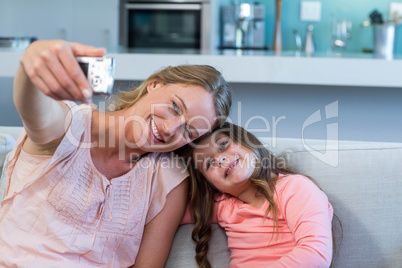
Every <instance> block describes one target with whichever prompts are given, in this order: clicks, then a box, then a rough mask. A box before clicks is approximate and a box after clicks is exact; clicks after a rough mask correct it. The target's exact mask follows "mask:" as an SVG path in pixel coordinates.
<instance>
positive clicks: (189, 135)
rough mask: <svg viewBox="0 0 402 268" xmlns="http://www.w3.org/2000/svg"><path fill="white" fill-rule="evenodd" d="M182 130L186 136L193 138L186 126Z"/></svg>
mask: <svg viewBox="0 0 402 268" xmlns="http://www.w3.org/2000/svg"><path fill="white" fill-rule="evenodd" d="M184 131H185V132H186V136H187V138H189V139H190V140H191V139H192V138H193V133H191V130H190V129H189V128H188V127H187V126H185V127H184Z"/></svg>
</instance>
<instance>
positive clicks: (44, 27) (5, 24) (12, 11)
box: [0, 0, 73, 39]
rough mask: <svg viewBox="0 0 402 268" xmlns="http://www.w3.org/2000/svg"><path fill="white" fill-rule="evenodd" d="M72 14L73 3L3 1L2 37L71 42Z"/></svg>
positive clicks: (28, 0)
mask: <svg viewBox="0 0 402 268" xmlns="http://www.w3.org/2000/svg"><path fill="white" fill-rule="evenodd" d="M72 14H73V10H72V3H71V1H54V0H35V1H32V0H1V1H0V25H1V26H0V36H2V37H14V36H35V37H37V38H39V39H56V38H62V39H68V37H69V36H68V35H69V34H70V29H71V27H72V20H71V17H72Z"/></svg>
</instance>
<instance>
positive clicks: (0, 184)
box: [0, 133, 15, 200]
mask: <svg viewBox="0 0 402 268" xmlns="http://www.w3.org/2000/svg"><path fill="white" fill-rule="evenodd" d="M14 144H15V139H14V138H13V137H12V136H11V135H8V134H4V133H0V172H1V173H0V200H3V194H4V188H5V186H6V181H5V177H6V176H5V175H6V174H5V170H6V167H5V164H6V163H7V161H8V157H6V156H7V154H8V153H9V152H10V151H11V150H12V149H13V147H14Z"/></svg>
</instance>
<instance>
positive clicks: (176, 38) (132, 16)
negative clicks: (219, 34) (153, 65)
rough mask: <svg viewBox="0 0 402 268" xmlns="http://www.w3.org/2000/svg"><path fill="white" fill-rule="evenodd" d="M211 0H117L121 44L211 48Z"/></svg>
mask: <svg viewBox="0 0 402 268" xmlns="http://www.w3.org/2000/svg"><path fill="white" fill-rule="evenodd" d="M210 13H211V12H210V0H181V1H177V0H148V1H144V0H143V1H140V0H120V31H119V35H120V37H119V41H120V45H122V46H123V47H127V48H162V49H165V48H167V49H170V48H176V49H210V48H211V45H210V34H211V29H210V28H211V19H210Z"/></svg>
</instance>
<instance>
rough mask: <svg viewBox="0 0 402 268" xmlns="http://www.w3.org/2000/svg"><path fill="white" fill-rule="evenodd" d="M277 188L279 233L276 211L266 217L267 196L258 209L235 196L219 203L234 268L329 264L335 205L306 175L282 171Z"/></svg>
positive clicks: (288, 267) (323, 265)
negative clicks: (274, 225)
mask: <svg viewBox="0 0 402 268" xmlns="http://www.w3.org/2000/svg"><path fill="white" fill-rule="evenodd" d="M276 192H277V195H275V201H276V204H277V205H278V208H279V213H278V220H279V221H278V231H279V233H278V235H276V233H275V231H276V230H275V229H274V227H273V220H272V213H271V212H270V213H269V214H268V217H267V218H266V219H265V220H263V217H264V215H265V211H266V209H267V206H268V201H267V202H265V203H264V205H263V206H262V207H261V208H258V209H257V208H254V207H252V206H250V205H247V204H243V202H241V201H240V200H238V199H236V198H233V197H230V198H227V199H223V201H220V202H218V208H217V214H218V221H219V224H220V225H221V226H222V227H223V228H224V229H225V230H226V234H227V236H228V245H229V248H230V249H231V262H230V267H231V268H235V267H236V268H238V267H245V268H254V267H258V268H260V267H270V268H273V267H275V268H276V267H283V268H285V267H286V268H293V267H294V268H296V267H297V268H299V267H309V268H313V267H329V265H330V263H331V257H332V233H331V220H332V216H333V210H332V206H331V204H329V202H328V199H327V196H326V195H325V194H324V193H323V192H322V191H321V190H320V189H319V188H318V187H317V186H316V185H315V184H314V183H313V182H312V181H311V180H309V179H308V178H306V177H304V176H301V175H280V178H279V180H278V182H277V184H276ZM273 232H274V233H275V234H274V235H273V236H272V233H273Z"/></svg>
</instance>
